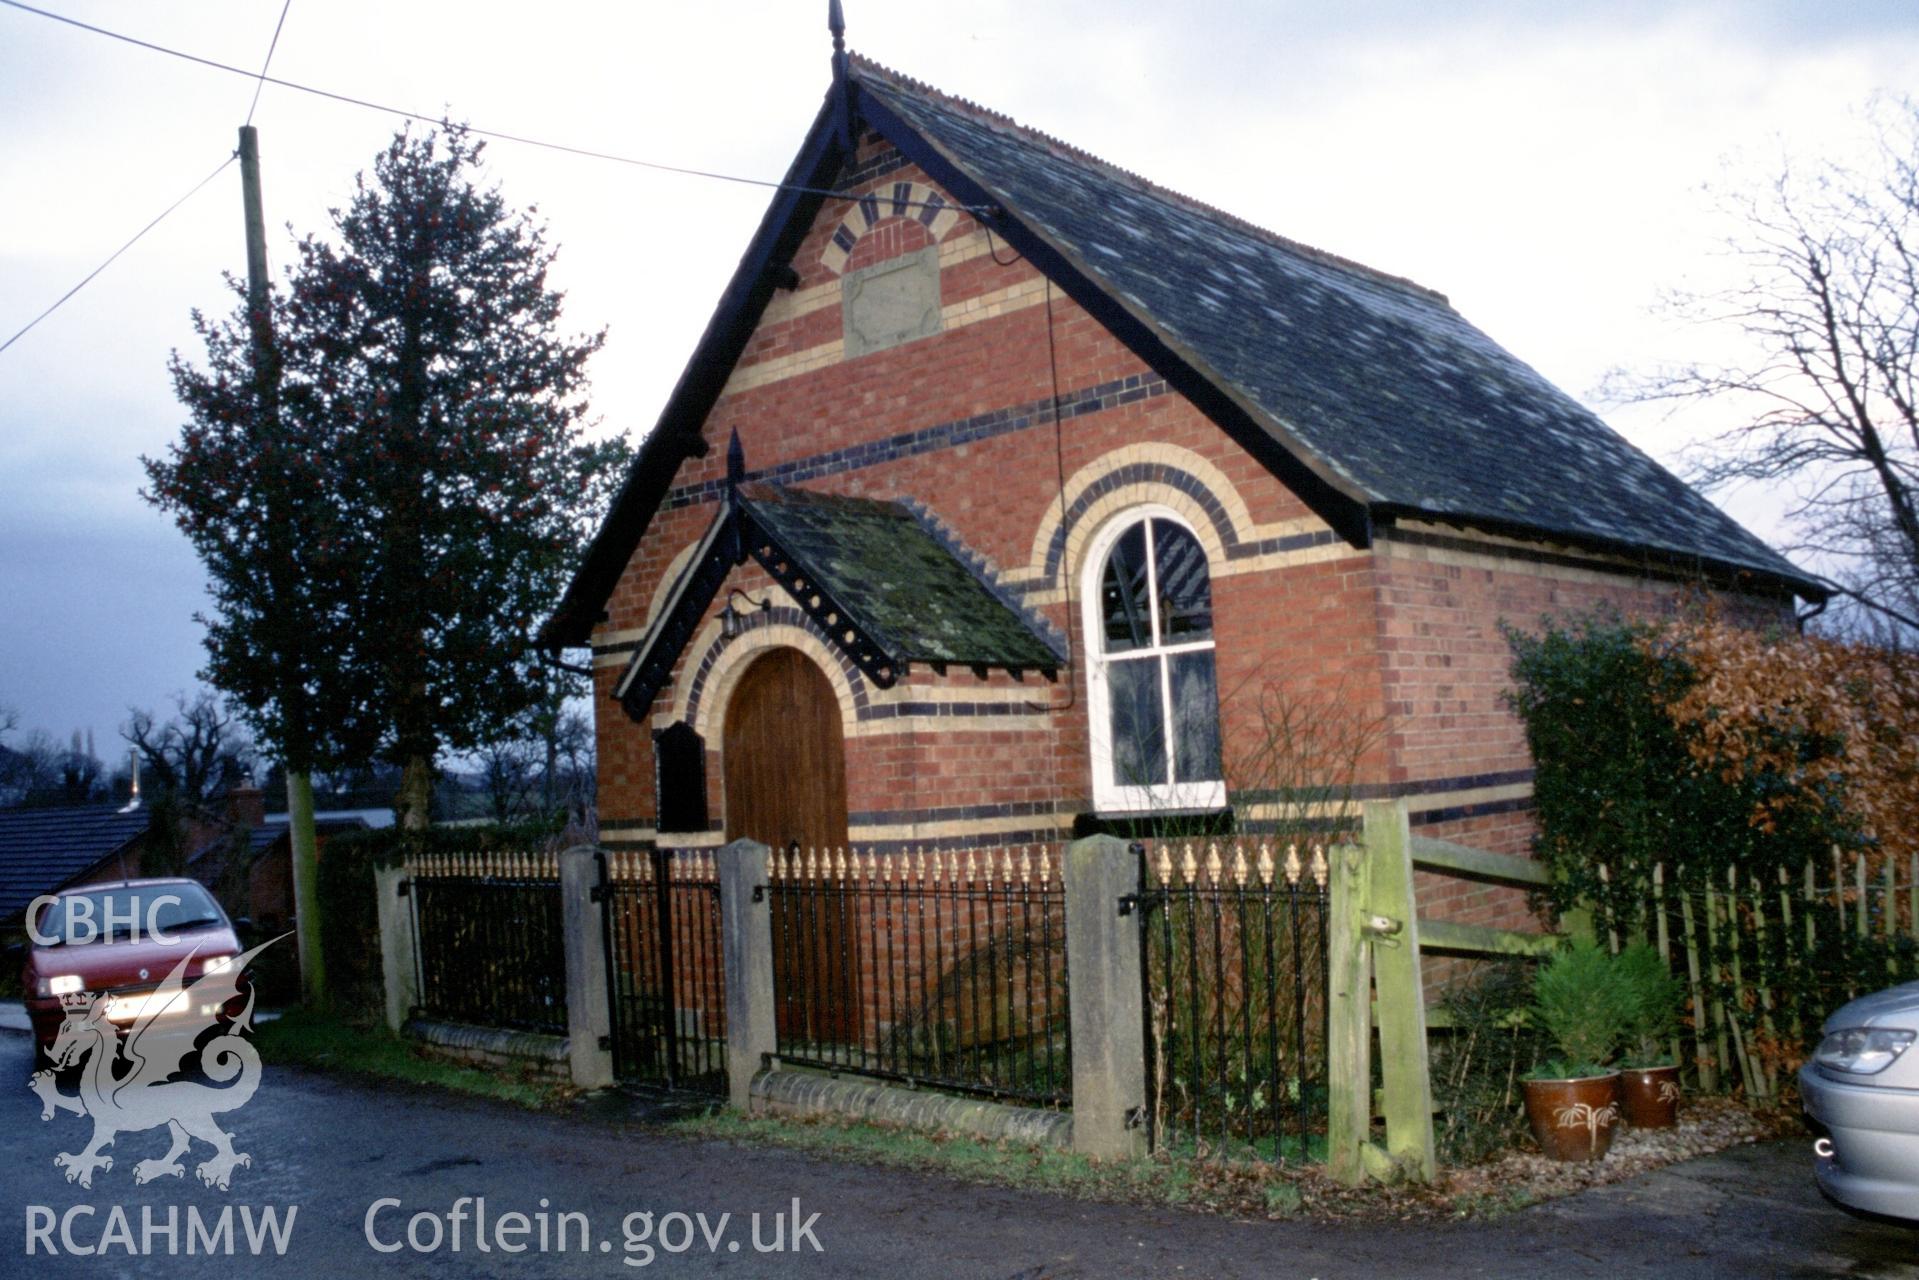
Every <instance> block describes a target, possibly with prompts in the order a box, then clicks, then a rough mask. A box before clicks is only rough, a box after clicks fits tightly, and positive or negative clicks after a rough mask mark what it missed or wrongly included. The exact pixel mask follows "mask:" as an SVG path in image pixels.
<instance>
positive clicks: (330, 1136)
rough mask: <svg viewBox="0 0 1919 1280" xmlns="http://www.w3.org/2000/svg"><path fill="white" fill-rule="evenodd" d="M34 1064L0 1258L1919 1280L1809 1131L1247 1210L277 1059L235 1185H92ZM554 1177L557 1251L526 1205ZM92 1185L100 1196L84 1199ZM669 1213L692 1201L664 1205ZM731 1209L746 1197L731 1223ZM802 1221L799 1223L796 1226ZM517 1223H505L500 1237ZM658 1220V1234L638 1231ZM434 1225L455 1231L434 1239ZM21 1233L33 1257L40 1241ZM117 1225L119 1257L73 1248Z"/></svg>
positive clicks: (548, 1197)
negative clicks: (1511, 1209)
mask: <svg viewBox="0 0 1919 1280" xmlns="http://www.w3.org/2000/svg"><path fill="white" fill-rule="evenodd" d="M31 1066H32V1054H31V1048H30V1042H29V1040H28V1037H26V1036H25V1035H22V1034H18V1033H11V1032H5V1031H0V1170H4V1172H3V1173H0V1187H4V1189H5V1200H4V1206H0V1212H4V1213H5V1214H6V1216H7V1217H8V1219H10V1220H9V1221H8V1222H7V1223H6V1226H5V1228H4V1233H5V1234H4V1238H0V1277H5V1276H22V1277H26V1276H31V1277H35V1278H36V1280H37V1278H39V1277H58V1276H90V1277H106V1276H121V1275H124V1276H130V1277H131V1276H140V1277H147V1276H176V1275H178V1276H218V1277H222V1278H223V1280H224V1277H227V1276H231V1275H264V1276H326V1277H336V1276H338V1277H352V1278H353V1280H375V1278H377V1277H386V1276H439V1277H451V1276H462V1277H464V1276H503V1277H528V1278H529V1280H532V1278H534V1277H548V1276H602V1277H611V1276H621V1275H634V1274H661V1273H663V1274H667V1275H698V1276H709V1275H727V1276H757V1275H791V1276H809V1277H810V1276H886V1277H889V1278H890V1277H902V1278H907V1277H941V1278H945V1277H973V1276H977V1277H995V1278H1004V1277H1020V1278H1021V1280H1054V1278H1058V1280H1064V1278H1066V1277H1107V1276H1175V1277H1241V1276H1244V1277H1252V1276H1261V1277H1267V1276H1272V1277H1293V1276H1297V1277H1327V1278H1329V1280H1331V1278H1336V1277H1364V1278H1365V1280H1384V1278H1390V1277H1397V1276H1405V1277H1438V1276H1515V1277H1517V1276H1525V1277H1539V1276H1605V1277H1609V1278H1617V1277H1622V1276H1855V1277H1856V1276H1874V1277H1882V1276H1883V1277H1893V1276H1914V1277H1919V1230H1913V1229H1908V1228H1905V1227H1902V1226H1898V1225H1895V1224H1889V1223H1881V1222H1868V1221H1862V1220H1859V1219H1855V1218H1851V1217H1848V1216H1847V1215H1845V1214H1844V1213H1842V1212H1840V1211H1839V1210H1838V1209H1836V1208H1834V1207H1832V1206H1831V1205H1829V1204H1828V1203H1826V1202H1825V1201H1824V1200H1823V1199H1822V1198H1821V1197H1820V1196H1819V1194H1818V1192H1817V1191H1816V1190H1815V1189H1814V1187H1813V1184H1812V1177H1811V1172H1810V1165H1811V1157H1810V1152H1809V1151H1808V1150H1807V1149H1805V1146H1804V1144H1801V1143H1773V1144H1770V1145H1767V1146H1761V1147H1749V1148H1745V1149H1741V1150H1737V1151H1733V1152H1728V1153H1725V1154H1722V1155H1720V1156H1716V1157H1712V1158H1708V1159H1704V1160H1697V1161H1693V1162H1690V1163H1688V1164H1685V1165H1679V1166H1674V1167H1673V1168H1670V1169H1667V1170H1664V1171H1662V1172H1659V1173H1655V1174H1650V1175H1647V1176H1644V1177H1641V1178H1637V1179H1634V1180H1632V1181H1630V1182H1626V1183H1621V1184H1617V1185H1615V1186H1612V1187H1607V1188H1602V1189H1599V1190H1597V1191H1592V1192H1587V1193H1585V1194H1582V1195H1579V1196H1575V1197H1571V1198H1569V1199H1565V1200H1560V1201H1557V1202H1553V1203H1551V1204H1547V1205H1543V1206H1539V1207H1536V1208H1533V1209H1527V1210H1523V1211H1520V1212H1518V1213H1514V1214H1511V1215H1508V1216H1506V1217H1504V1218H1501V1219H1499V1220H1497V1221H1494V1222H1491V1223H1458V1224H1448V1225H1443V1226H1437V1227H1435V1226H1426V1225H1390V1226H1380V1225H1354V1226H1346V1225H1338V1224H1315V1223H1307V1222H1234V1221H1229V1220H1225V1219H1220V1218H1213V1217H1205V1216H1201V1215H1197V1214H1185V1213H1177V1212H1173V1211H1169V1210H1159V1209H1140V1208H1132V1207H1127V1206H1120V1205H1097V1204H1085V1203H1081V1202H1078V1201H1073V1200H1064V1199H1059V1198H1055V1197H1051V1196H1046V1195H1039V1194H1033V1193H1028V1192H1014V1191H1001V1190H994V1189H982V1188H979V1187H973V1186H967V1185H963V1184H959V1183H955V1182H951V1181H948V1180H946V1179H944V1178H940V1177H934V1176H919V1175H914V1174H909V1173H902V1172H900V1171H897V1170H886V1169H872V1168H866V1167H862V1166H857V1165H849V1164H839V1163H828V1162H824V1161H821V1160H817V1159H813V1158H810V1157H807V1156H803V1155H799V1154H795V1153H790V1152H783V1151H769V1150H758V1149H747V1148H738V1147H732V1146H728V1145H725V1144H718V1143H690V1142H684V1141H679V1140H674V1139H667V1138H662V1137H658V1136H654V1135H651V1134H648V1133H645V1132H642V1131H637V1130H633V1129H629V1128H627V1127H625V1126H623V1125H622V1124H620V1123H618V1122H617V1121H609V1120H608V1119H606V1118H604V1117H601V1116H594V1115H587V1114H581V1115H540V1114H529V1113H526V1112H524V1111H520V1110H517V1109H515V1108H513V1107H510V1106H506V1105H504V1104H493V1103H489V1102H485V1101H481V1100H476V1099H468V1098H462V1097H456V1096H451V1095H446V1094H442V1093H439V1092H437V1091H431V1090H426V1089H416V1088H407V1087H401V1086H394V1087H390V1088H382V1087H372V1086H368V1085H364V1084H360V1083H357V1082H346V1081H342V1080H337V1079H333V1078H329V1077H325V1076H320V1075H314V1074H309V1073H304V1072H301V1071H297V1070H293V1069H282V1068H275V1067H274V1066H273V1064H272V1063H268V1064H266V1069H265V1072H264V1078H263V1081H262V1084H261V1087H260V1090H259V1092H258V1094H257V1095H256V1096H255V1097H254V1098H253V1100H252V1101H251V1102H250V1103H248V1104H247V1105H246V1106H245V1107H244V1108H243V1109H241V1110H239V1111H235V1112H231V1113H228V1114H227V1115H225V1116H224V1117H223V1118H222V1122H223V1124H224V1125H225V1127H226V1128H228V1129H230V1130H232V1131H233V1133H234V1135H235V1141H236V1146H237V1148H238V1149H239V1150H241V1151H244V1152H247V1153H249V1154H250V1156H251V1157H252V1163H251V1165H250V1166H246V1167H241V1168H238V1169H236V1170H235V1171H234V1173H233V1179H232V1186H231V1189H230V1190H228V1191H225V1192H222V1191H218V1190H215V1189H212V1188H209V1187H205V1186H202V1185H201V1184H200V1183H199V1182H198V1181H197V1180H196V1178H195V1177H194V1173H193V1166H194V1165H195V1164H196V1163H198V1162H199V1161H201V1160H204V1159H205V1158H206V1156H207V1155H208V1154H209V1150H210V1149H209V1148H208V1147H206V1146H204V1145H201V1144H199V1143H195V1144H194V1148H193V1150H192V1152H191V1153H190V1155H188V1156H187V1157H186V1161H185V1164H186V1167H185V1172H184V1176H183V1177H180V1178H172V1177H160V1178H157V1179H155V1180H153V1181H151V1182H149V1183H147V1184H146V1185H143V1186H142V1185H136V1184H135V1181H134V1177H133V1170H134V1166H135V1165H136V1164H137V1163H138V1162H139V1161H140V1160H142V1159H148V1158H154V1157H158V1156H160V1155H161V1154H162V1153H163V1151H164V1149H165V1147H166V1145H167V1143H166V1136H165V1133H164V1131H163V1130H160V1129H151V1130H148V1131H145V1132H140V1133H128V1134H125V1135H124V1136H122V1137H121V1138H120V1139H119V1140H118V1143H117V1144H116V1146H115V1147H113V1148H112V1149H111V1150H110V1152H109V1154H111V1155H112V1156H113V1157H114V1164H113V1167H112V1169H111V1170H105V1171H102V1172H100V1173H99V1174H97V1175H96V1177H95V1178H94V1182H93V1186H92V1188H91V1189H84V1188H81V1187H79V1186H77V1185H74V1184H70V1183H68V1182H67V1181H66V1180H65V1178H64V1176H63V1173H62V1171H61V1170H60V1169H57V1168H56V1167H55V1166H54V1163H53V1157H54V1155H55V1154H56V1153H57V1152H62V1151H75V1150H78V1149H79V1148H80V1146H81V1145H82V1144H83V1143H84V1142H85V1141H86V1140H87V1136H88V1134H89V1132H90V1123H89V1122H87V1121H83V1120H82V1119H81V1118H79V1117H77V1116H74V1115H71V1114H67V1113H59V1114H56V1115H55V1117H54V1119H53V1120H51V1121H48V1122H45V1123H42V1122H41V1120H40V1119H39V1114H40V1102H39V1099H38V1098H36V1097H35V1096H34V1095H33V1094H32V1093H30V1092H29V1091H28V1089H27V1088H26V1087H25V1082H26V1080H27V1077H28V1075H29V1072H30V1070H31ZM462 1197H484V1199H485V1210H484V1212H485V1219H486V1224H487V1225H486V1227H485V1230H486V1232H487V1233H488V1240H489V1242H491V1243H494V1244H495V1245H496V1247H495V1248H494V1249H493V1251H492V1252H488V1253H482V1252H478V1251H477V1250H476V1248H475V1243H474V1239H473V1219H474V1214H473V1211H472V1210H471V1209H469V1210H468V1211H467V1212H466V1214H465V1216H464V1217H463V1218H462V1220H461V1222H460V1243H461V1248H460V1250H459V1251H458V1252H454V1251H453V1250H452V1249H451V1247H450V1242H451V1226H450V1223H449V1218H448V1213H449V1210H450V1209H452V1207H453V1206H454V1205H455V1204H456V1202H458V1201H460V1199H461V1198H462ZM543 1198H544V1200H545V1201H546V1202H547V1204H546V1207H545V1209H544V1212H546V1213H547V1214H548V1215H549V1216H548V1218H547V1225H548V1228H549V1234H548V1246H549V1247H548V1249H547V1251H545V1252H541V1251H540V1250H539V1249H538V1247H537V1246H538V1222H537V1219H536V1217H535V1215H537V1214H539V1213H540V1212H542V1208H541V1203H540V1202H541V1200H542V1199H543ZM795 1199H797V1200H798V1201H799V1203H800V1206H801V1208H800V1213H799V1218H798V1221H797V1222H796V1221H795V1219H794V1218H793V1216H792V1202H793V1201H794V1200H795ZM382 1200H392V1201H397V1202H398V1204H397V1205H388V1206H384V1207H379V1208H376V1209H375V1211H374V1213H373V1226H372V1232H373V1236H374V1238H375V1239H376V1240H378V1241H379V1243H380V1244H382V1245H386V1246H398V1247H397V1249H395V1250H394V1251H392V1252H380V1251H376V1249H375V1248H374V1247H373V1245H372V1244H370V1243H369V1241H368V1236H367V1219H368V1213H369V1208H370V1207H371V1206H375V1204H376V1202H379V1201H382ZM76 1206H91V1208H92V1213H91V1214H89V1213H87V1212H85V1211H84V1210H82V1211H81V1212H79V1213H78V1214H74V1215H72V1216H68V1215H69V1212H70V1211H71V1210H73V1209H74V1208H75V1207H76ZM116 1207H117V1208H118V1209H119V1210H120V1211H121V1212H122V1213H123V1214H124V1218H125V1222H126V1225H127V1236H126V1239H128V1240H129V1241H130V1243H132V1244H133V1245H135V1246H138V1245H139V1244H140V1243H141V1233H142V1213H143V1211H144V1212H145V1213H146V1214H147V1215H149V1217H150V1218H151V1220H152V1221H153V1222H154V1224H155V1225H156V1226H160V1227H164V1226H165V1225H166V1222H167V1218H168V1213H169V1210H170V1209H171V1211H172V1213H173V1215H174V1220H175V1222H176V1223H177V1233H176V1236H175V1238H174V1248H175V1250H176V1252H175V1253H173V1254H172V1255H169V1254H168V1237H167V1236H166V1235H165V1234H164V1232H158V1233H154V1234H152V1235H150V1236H149V1237H148V1238H147V1243H148V1244H149V1245H150V1246H151V1247H152V1248H153V1249H154V1251H155V1254H156V1256H146V1257H136V1256H130V1255H129V1254H128V1253H127V1252H126V1250H125V1247H124V1245H123V1244H122V1243H121V1239H122V1237H120V1236H119V1235H117V1234H116V1233H115V1231H114V1229H113V1220H114V1210H115V1209H116ZM267 1207H274V1208H277V1209H278V1210H279V1211H280V1213H281V1215H282V1221H283V1222H284V1217H285V1214H286V1211H287V1209H288V1208H292V1207H297V1213H296V1214H295V1215H294V1218H293V1225H292V1228H291V1230H290V1231H289V1232H288V1233H287V1234H286V1237H285V1251H284V1253H283V1254H275V1253H274V1252H273V1251H272V1247H271V1242H270V1239H269V1240H268V1243H267V1245H266V1250H267V1252H266V1256H264V1257H261V1258H258V1259H255V1258H253V1257H251V1256H248V1255H247V1254H246V1230H245V1220H244V1219H243V1218H242V1217H241V1216H240V1215H241V1214H242V1212H243V1211H245V1212H250V1213H253V1214H256V1215H257V1214H258V1213H259V1212H260V1211H261V1210H262V1209H264V1208H267ZM225 1209H232V1210H233V1211H234V1216H233V1217H232V1218H231V1221H232V1224H233V1235H234V1248H235V1249H236V1251H237V1253H238V1254H239V1255H240V1256H236V1257H233V1258H227V1257H224V1256H221V1257H217V1258H208V1257H205V1256H201V1255H200V1254H196V1255H195V1256H186V1250H187V1248H188V1245H189V1243H190V1242H191V1243H193V1244H195V1245H196V1246H197V1245H198V1244H199V1241H200V1237H199V1236H198V1235H194V1234H193V1233H191V1232H190V1230H189V1228H190V1221H189V1219H188V1218H187V1215H188V1213H189V1211H193V1212H196V1213H197V1214H198V1215H199V1218H200V1222H201V1224H202V1227H203V1228H204V1229H205V1230H208V1231H211V1232H212V1233H213V1234H214V1237H215V1241H216V1244H217V1243H218V1241H219V1237H218V1230H217V1225H218V1222H219V1216H220V1214H221V1212H222V1210H225ZM562 1210H569V1211H574V1212H577V1213H581V1214H584V1215H586V1218H587V1220H588V1222H589V1223H590V1229H591V1233H592V1236H591V1240H590V1242H589V1243H590V1247H588V1248H585V1249H582V1248H581V1247H580V1227H579V1224H578V1223H577V1221H574V1220H569V1224H568V1226H567V1229H566V1239H565V1243H566V1245H567V1248H566V1251H565V1252H559V1251H556V1250H555V1249H554V1248H553V1247H552V1245H553V1244H554V1243H555V1241H556V1239H557V1231H558V1228H557V1226H556V1224H557V1222H558V1219H557V1218H556V1217H554V1216H553V1215H557V1214H558V1213H559V1212H560V1211H562ZM515 1211H517V1212H520V1213H524V1214H526V1215H527V1221H526V1224H525V1225H526V1232H525V1234H524V1235H515V1234H513V1231H514V1229H515V1228H516V1227H517V1226H519V1224H518V1223H516V1222H514V1221H513V1220H511V1219H509V1218H505V1217H504V1215H507V1214H509V1213H511V1212H515ZM635 1211H651V1212H652V1214H653V1215H654V1217H653V1219H652V1221H651V1223H650V1224H646V1223H643V1222H642V1221H641V1220H639V1219H633V1220H631V1222H630V1223H629V1225H630V1226H631V1228H632V1231H631V1235H632V1236H635V1237H639V1238H638V1239H629V1235H628V1233H626V1232H623V1231H622V1220H623V1219H624V1218H625V1217H626V1215H628V1214H630V1213H633V1212H635ZM675 1212H680V1213H684V1214H686V1215H689V1219H688V1220H685V1221H682V1220H678V1219H669V1218H667V1217H666V1216H665V1215H668V1214H671V1213H675ZM755 1212H757V1213H759V1214H760V1215H761V1219H760V1221H759V1223H758V1231H759V1236H758V1243H759V1244H760V1245H770V1244H772V1243H773V1222H774V1221H775V1219H776V1217H777V1218H778V1219H780V1220H781V1237H782V1240H781V1242H782V1244H783V1245H786V1246H792V1245H794V1244H795V1243H797V1245H798V1250H799V1251H798V1252H793V1251H791V1250H790V1249H789V1250H788V1251H785V1252H779V1253H772V1252H765V1253H762V1252H758V1251H756V1249H755V1238H754V1224H753V1222H752V1218H751V1215H752V1214H753V1213H755ZM416 1213H422V1214H426V1215H428V1216H426V1217H424V1218H422V1220H421V1221H420V1222H419V1223H418V1224H417V1225H416V1226H415V1228H414V1230H415V1232H416V1239H417V1241H418V1243H419V1244H420V1245H421V1246H422V1248H420V1249H415V1248H413V1247H410V1246H409V1245H408V1244H407V1242H406V1241H407V1231H408V1221H409V1218H411V1216H412V1215H414V1214H416ZM695 1213H703V1214H705V1215H706V1222H705V1227H706V1229H707V1230H709V1231H712V1232H714V1235H713V1245H712V1247H711V1248H709V1247H708V1244H707V1241H706V1238H705V1237H704V1236H703V1235H702V1233H701V1224H700V1223H699V1222H697V1221H694V1220H691V1219H690V1215H693V1214H695ZM721 1214H730V1215H732V1216H731V1217H730V1218H729V1219H728V1220H727V1221H726V1223H725V1224H724V1225H722V1224H720V1223H719V1222H718V1218H719V1215H721ZM813 1214H818V1217H817V1219H811V1221H810V1223H809V1222H808V1219H810V1218H811V1215H813ZM63 1223H64V1224H65V1225H66V1226H67V1227H68V1228H70V1229H69V1230H68V1231H67V1232H66V1236H65V1238H63V1234H62V1230H61V1227H62V1224H63ZM802 1224H805V1225H810V1233H796V1231H795V1227H796V1226H798V1225H802ZM501 1225H505V1226H506V1227H507V1234H506V1235H505V1236H500V1235H498V1234H496V1232H497V1229H498V1227H499V1226H501ZM646 1225H650V1226H651V1230H650V1231H642V1227H643V1226H646ZM36 1226H37V1227H38V1229H39V1232H38V1234H37V1235H32V1236H30V1232H31V1231H32V1230H33V1229H34V1228H35V1227H36ZM256 1226H257V1223H256ZM436 1231H437V1232H438V1233H439V1235H440V1243H439V1247H438V1248H437V1249H435V1250H428V1249H427V1248H426V1246H428V1245H430V1244H431V1241H432V1238H433V1235H434V1233H435V1232H436ZM502 1240H503V1241H504V1242H505V1243H507V1244H513V1243H516V1242H525V1243H527V1244H529V1245H531V1246H533V1247H530V1248H527V1249H526V1251H524V1252H519V1253H506V1252H502V1251H501V1250H500V1249H499V1248H498V1247H497V1245H498V1243H500V1242H501V1241H502ZM815 1240H817V1242H818V1249H817V1250H816V1249H815V1248H814V1247H813V1243H812V1242H813V1241H815ZM30 1243H31V1244H32V1245H33V1246H34V1248H35V1253H34V1254H33V1255H32V1256H27V1253H26V1250H27V1247H28V1245H29V1244H30ZM602 1243H604V1245H605V1246H606V1247H605V1248H604V1249H602V1247H601V1246H602ZM102 1245H104V1246H105V1252H104V1255H93V1256H80V1257H76V1256H72V1254H71V1253H70V1252H69V1248H70V1247H71V1246H78V1247H81V1248H87V1247H100V1246H102ZM681 1246H685V1247H684V1250H683V1251H679V1252H672V1251H669V1250H670V1249H678V1248H680V1247H681ZM49 1250H57V1252H54V1253H51V1254H50V1253H49ZM642 1263H644V1264H645V1265H641V1264H642Z"/></svg>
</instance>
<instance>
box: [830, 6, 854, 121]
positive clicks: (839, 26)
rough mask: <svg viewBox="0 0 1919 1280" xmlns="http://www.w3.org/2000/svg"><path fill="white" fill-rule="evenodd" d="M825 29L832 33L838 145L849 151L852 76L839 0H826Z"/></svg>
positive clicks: (844, 17) (851, 118) (843, 17)
mask: <svg viewBox="0 0 1919 1280" xmlns="http://www.w3.org/2000/svg"><path fill="white" fill-rule="evenodd" d="M826 29H827V30H828V31H830V32H832V33H833V85H834V87H835V88H837V89H838V90H839V99H840V113H839V135H840V146H841V147H842V148H844V149H845V150H847V151H851V150H852V149H853V95H852V91H851V89H850V88H849V86H848V85H847V81H848V80H850V79H851V78H852V67H851V64H850V63H849V62H848V61H847V57H846V15H845V13H843V12H841V10H840V0H826Z"/></svg>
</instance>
